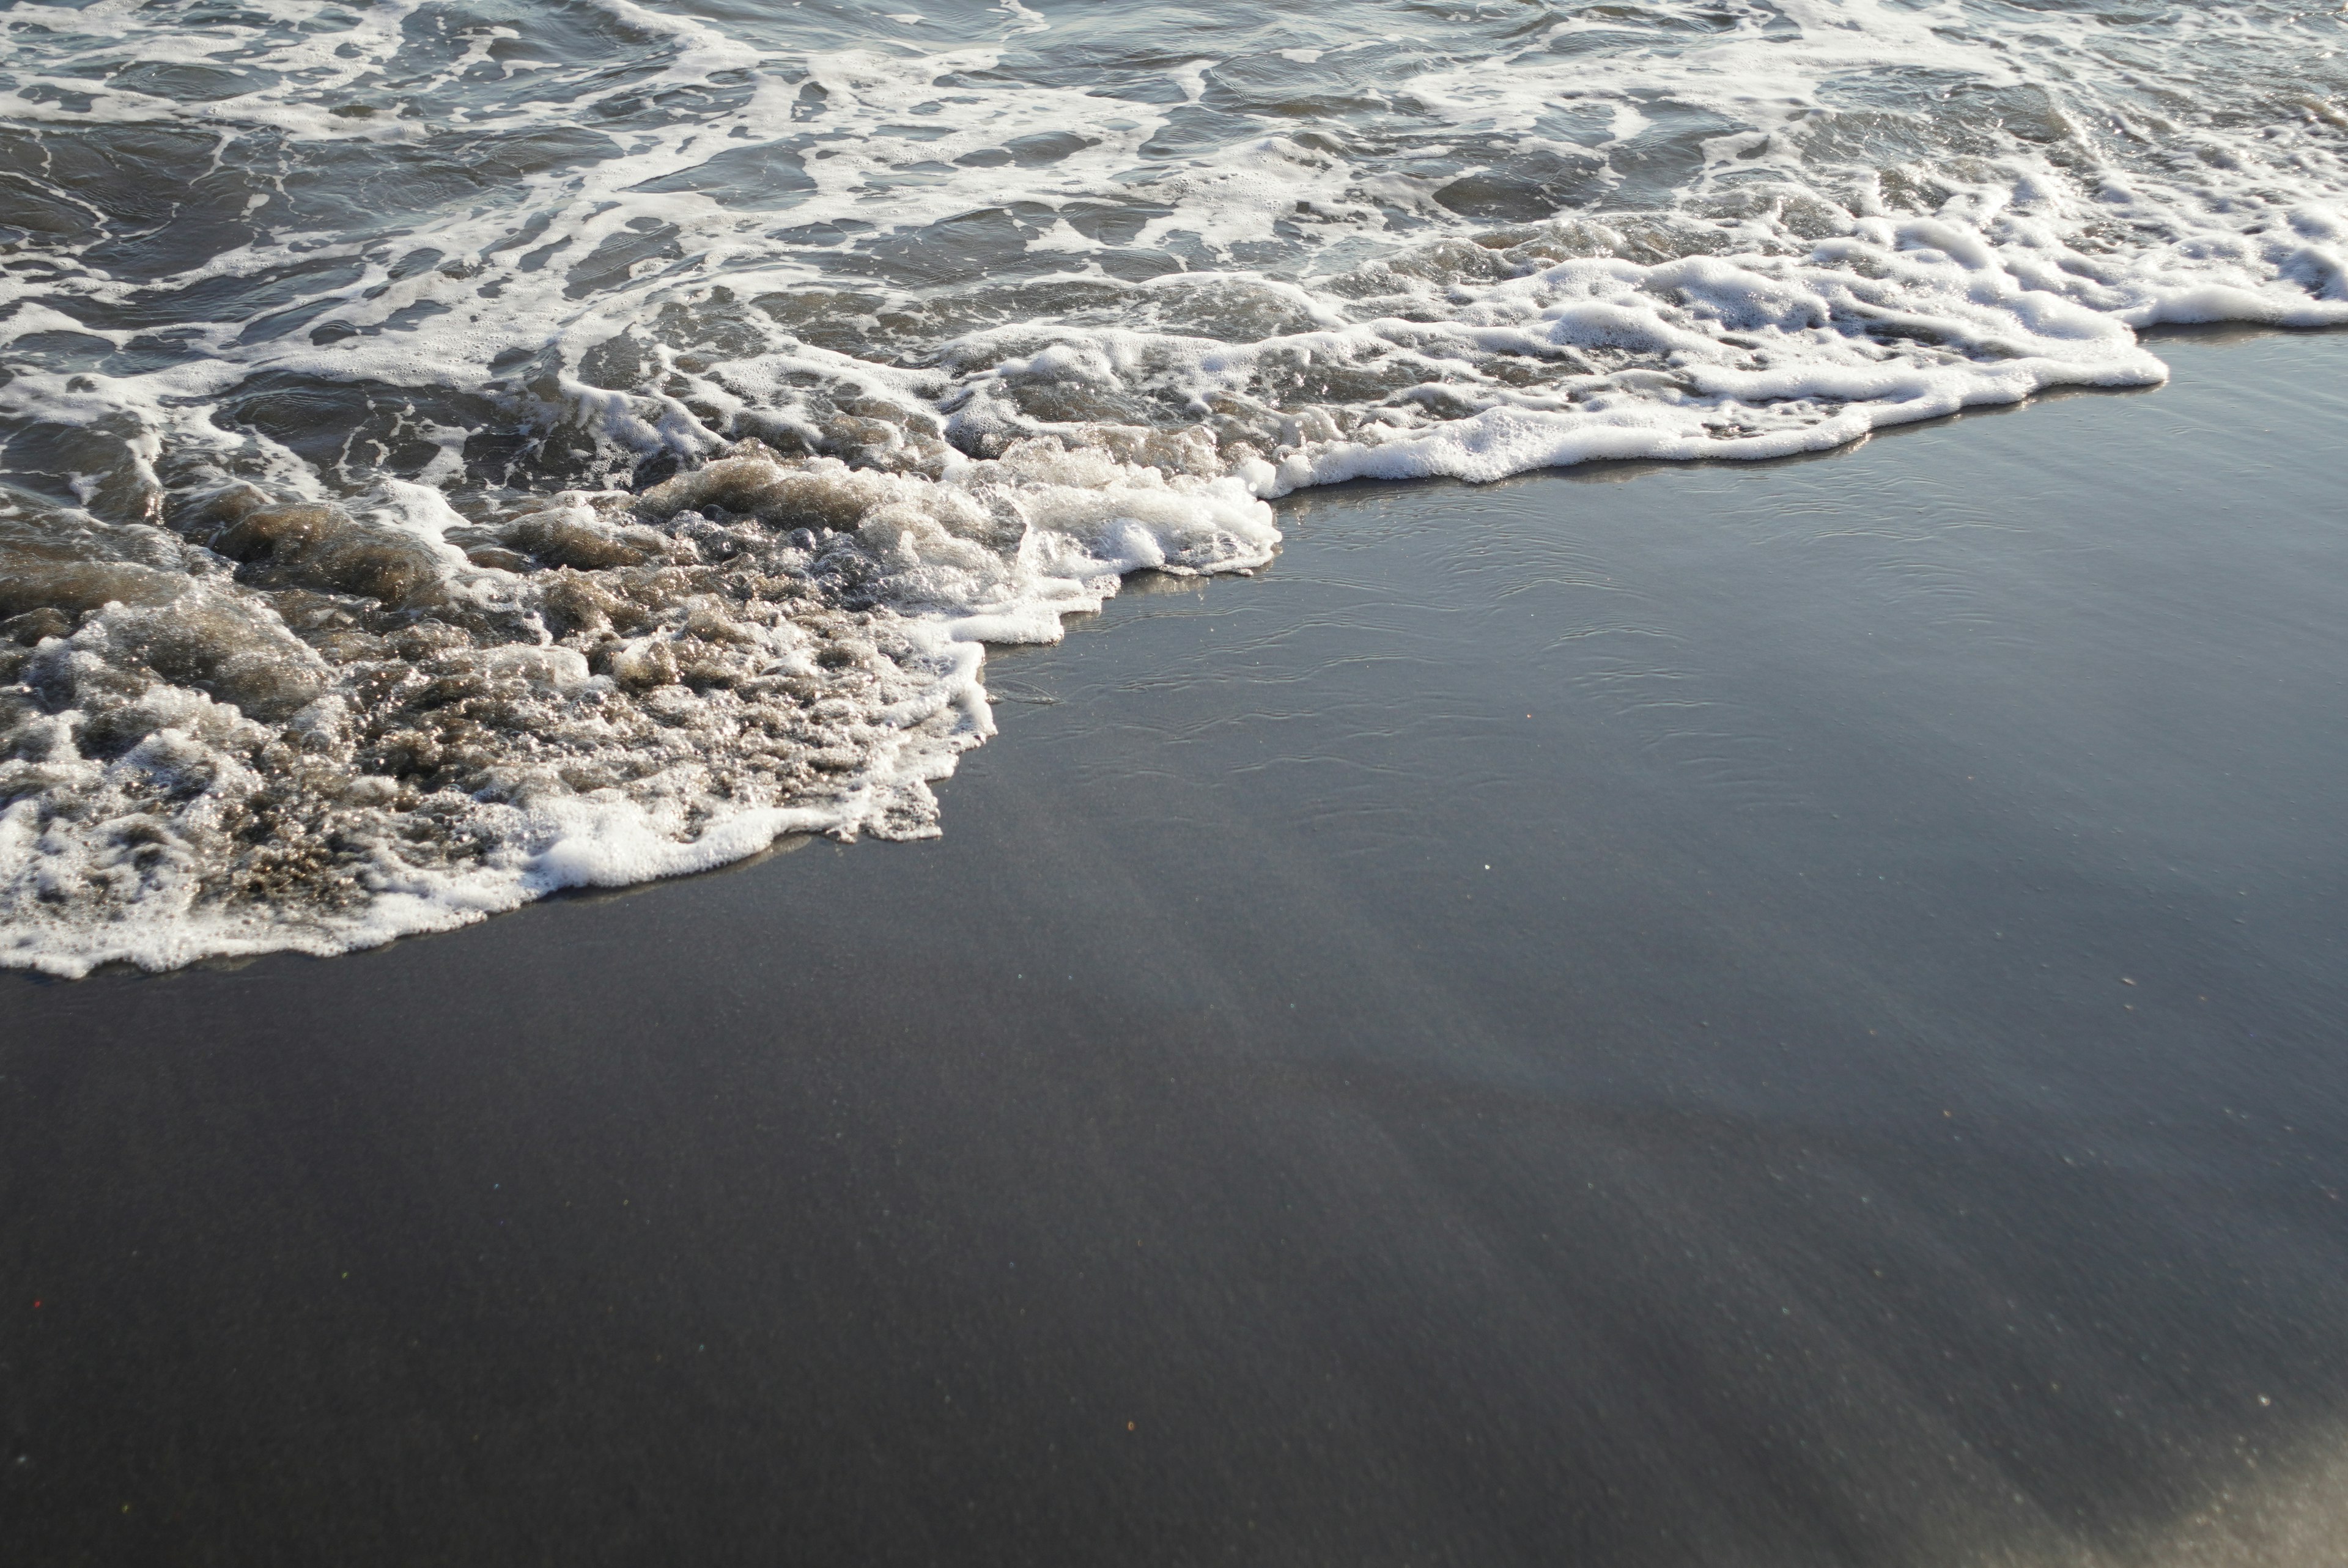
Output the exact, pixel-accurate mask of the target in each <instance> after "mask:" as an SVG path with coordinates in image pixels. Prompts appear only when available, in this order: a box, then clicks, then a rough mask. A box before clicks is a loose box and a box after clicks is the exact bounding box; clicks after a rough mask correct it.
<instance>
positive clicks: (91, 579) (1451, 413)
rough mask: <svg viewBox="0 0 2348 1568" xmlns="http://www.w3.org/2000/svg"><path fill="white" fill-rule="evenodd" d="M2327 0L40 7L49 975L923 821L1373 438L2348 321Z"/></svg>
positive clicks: (482, 904) (1804, 431)
mask: <svg viewBox="0 0 2348 1568" xmlns="http://www.w3.org/2000/svg"><path fill="white" fill-rule="evenodd" d="M2342 38H2343V18H2342V16H2341V15H2339V14H2337V13H2336V12H2333V11H2325V10H2318V9H2315V8H2312V7H2308V6H2302V5H2291V4H2275V3H2267V4H2252V5H2229V6H2224V7H2213V6H2198V5H2122V4H2116V3H2108V0H2075V3H2067V4H2057V3H2044V4H2034V5H2023V4H1998V3H1985V0H1943V3H1941V4H1933V5H1902V4H1893V3H1889V0H1719V3H1706V0H1665V3H1662V4H1605V5H1591V4H1514V3H1512V4H1505V5H1492V4H1477V5H1425V4H1401V3H1394V0H1350V3H1347V4H1341V5H1321V6H1314V7H1313V8H1311V9H1310V11H1309V12H1304V11H1295V12H1286V13H1279V14H1272V15H1267V14H1266V13H1265V12H1264V11H1263V10H1262V8H1260V7H1252V6H1236V5H1234V6H1223V7H1219V6H1212V5H1207V6H1200V5H1182V6H1179V7H1176V6H1159V5H1118V6H1105V5H1093V4H1072V5H1046V6H1043V7H1041V8H1034V7H1030V6H1027V5H1023V4H1019V3H1017V0H1012V3H1011V4H1008V5H1001V6H986V7H977V6H942V7H936V8H933V9H931V10H927V11H923V12H920V13H915V12H912V11H910V10H909V11H905V12H901V13H881V12H875V11H870V10H867V9H863V8H860V7H849V6H839V5H807V4H794V5H788V6H779V7H778V6H769V5H684V6H671V7H665V8H662V9H660V10H654V9H650V8H646V7H643V6H638V5H632V4H628V3H626V0H613V3H611V4H578V5H561V4H553V3H546V4H529V5H521V4H507V5H431V4H386V5H376V6H356V5H335V4H331V3H311V0H268V3H263V4H254V5H234V4H220V5H211V4H205V5H160V4H150V5H139V4H135V3H132V0H96V3H94V4H89V5H80V6H71V5H53V6H51V5H19V6H16V7H14V8H12V9H10V10H9V11H7V12H6V13H5V15H0V39H5V44H4V45H0V48H4V49H5V54H0V140H5V145H6V148H7V152H8V158H7V164H8V168H7V171H6V173H5V175H4V176H0V377H5V381H0V436H5V443H6V445H5V456H0V480H5V483H6V486H7V488H6V490H5V493H0V504H5V515H0V620H5V635H6V638H7V640H8V641H7V644H6V651H0V679H5V681H7V682H10V684H9V685H8V686H7V687H6V688H5V692H0V703H5V709H0V723H5V725H6V729H5V747H6V749H7V760H5V762H0V792H5V798H6V800H7V801H8V802H9V804H6V806H5V814H0V921H5V938H0V962H5V963H9V964H14V965H19V966H32V967H36V968H44V969H46V970H49V971H51V972H55V973H59V974H77V973H81V972H85V971H86V970H87V969H88V968H90V967H91V966H93V965H95V964H98V963H100V962H104V961H108V960H114V959H129V960H131V961H135V962H138V963H140V964H144V965H147V966H149V967H165V966H169V965H172V964H177V963H181V962H185V961H187V960H189V959H191V958H197V957H200V956H203V955H207V954H212V955H221V954H232V953H240V952H252V951H257V950H266V949H269V948H286V947H293V948H304V949H305V950H309V951H314V952H332V951H338V950H342V949H344V948H349V947H352V946H357V945H366V944H368V943H373V942H379V941H382V940H385V939H387V938H391V937H394V936H396V935H399V934H401V933H403V932H406V931H413V930H420V929H428V928H434V927H445V926H448V925H452V924H458V923H461V922H463V921H466V920H469V919H473V918H478V917H479V916H480V915H481V914H483V913H486V912H489V911H494V910H497V909H501V908H507V907H512V906H513V905H515V904H517V903H519V902H521V901H523V900H525V899H527V898H530V897H535V896H537V895H539V894H541V893H543V892H546V891H549V890H551V889H553V888H556V887H561V886H576V885H581V884H623V883H627V882H631V881H634V880H639V879H642V878H644V877H648V876H661V875H667V874H673V873H675V872H679V871H685V870H691V869H695V868H698V867H703V866H711V865H715V864H719V863H723V862H725V861H727V860H730V859H733V858H737V857H739V856H743V855H746V854H749V853H752V852H754V851H755V850H756V849H757V848H758V847H759V846H761V845H765V844H767V842H769V841H771V840H772V839H773V838H774V837H775V835H777V834H778V833H784V832H790V831H805V830H822V831H829V832H832V833H834V834H838V835H853V834H855V833H858V832H860V831H870V832H877V833H881V834H884V835H893V836H909V835H922V834H926V833H930V832H933V831H935V828H936V824H937V809H936V802H935V799H934V797H933V796H932V793H931V791H930V789H929V784H930V783H931V782H932V781H933V780H934V779H936V778H937V777H939V776H942V774H945V773H947V772H949V771H950V770H951V769H952V767H953V762H954V758H955V756H956V755H957V754H958V753H960V752H962V751H963V750H964V749H966V748H967V747H968V746H970V745H972V744H973V743H977V742H978V741H980V740H983V739H984V738H985V737H986V736H987V735H988V734H990V733H992V730H993V721H992V718H991V716H990V713H989V708H988V704H987V702H986V700H985V696H984V692H983V686H982V684H981V674H982V659H981V654H980V648H981V646H982V645H983V644H1001V643H1005V642H1018V641H1051V640H1054V639H1056V637H1057V636H1058V635H1059V630H1060V627H1059V621H1060V616H1061V615H1062V613H1064V612H1066V611H1067V610H1081V609H1086V608H1090V607H1093V606H1096V605H1097V604H1098V603H1099V602H1100V600H1102V598H1103V597H1104V596H1106V595H1107V594H1108V593H1110V592H1113V591H1114V590H1115V588H1116V585H1117V581H1118V579H1120V577H1121V576H1123V575H1124V574H1126V573H1128V572H1129V571H1132V570H1134V569H1144V568H1147V569H1159V570H1166V571H1174V572H1184V573H1211V572H1215V571H1219V570H1230V569H1250V568H1252V567H1255V566H1259V565H1261V564H1262V562H1263V561H1265V560H1266V559H1269V557H1270V554H1271V552H1272V549H1273V548H1274V545H1275V542H1276V539H1277V537H1278V536H1277V529H1276V528H1275V526H1274V523H1273V520H1272V514H1271V512H1270V510H1269V509H1268V507H1266V506H1265V504H1264V503H1265V500H1266V498H1268V497H1277V496H1279V495H1282V494H1285V493H1287V492H1290V491H1292V490H1294V489H1296V488H1299V487H1306V486H1311V485H1314V484H1320V483H1325V482H1329V481H1333V480H1341V479H1346V478H1352V477H1412V476H1425V475H1449V476H1454V477H1467V478H1474V479H1492V478H1498V477H1504V476H1506V475H1509V474H1512V473H1517V472H1520V471H1523V470H1527V469H1530V468H1535V467H1540V466H1550V465H1556V464H1564V463H1571V462H1576V461H1580V460H1582V459H1585V458H1591V457H1625V456H1646V457H1663V458H1685V457H1698V456H1773V455H1783V454H1787V453H1791V452H1797V451H1809V450H1821V449H1826V448H1828V447H1832V446H1838V445H1840V444H1843V443H1846V442H1848V441H1849V440H1851V439H1852V438H1854V437H1856V436H1859V435H1862V434H1864V433H1865V432H1867V431H1868V430H1869V429H1872V428H1876V427H1879V426H1881V425H1887V424H1892V423H1898V422H1901V421H1907V420H1914V419H1919V418H1922V417H1927V416H1930V415H1937V414H1945V413H1947V412H1950V411H1952V410H1953V409H1956V408H1959V407H1962V406H1967V405H1981V404H1988V403H2000V402H2012V401H2014V400H2017V399H2020V398H2024V397H2026V396H2028V395H2032V394H2034V393H2036V392H2039V391H2042V390H2044V389H2046V388H2049V387H2055V386H2063V385H2098V386H2123V385H2145V384H2155V383H2157V381H2158V380H2159V379H2160V378H2161V377H2162V375H2163V374H2164V368H2163V366H2162V364H2161V362H2160V360H2159V358H2158V356H2157V354H2155V353H2153V352H2150V351H2149V350H2147V347H2146V346H2145V345H2144V344H2143V343H2141V342H2139V341H2138V339H2137V335H2136V333H2137V329H2140V328H2143V327H2146V326H2149V325H2153V324H2157V323H2176V322H2207V321H2246V322H2261V323H2277V324H2297V325H2317V324H2322V323H2333V322H2340V321H2343V320H2348V264H2343V241H2348V217H2343V206H2342V201H2343V195H2348V159H2343V147H2348V130H2343V128H2348V108H2343V103H2348V97H2343V94H2348V65H2343V61H2342V57H2341V55H2340V43H2341V40H2342Z"/></svg>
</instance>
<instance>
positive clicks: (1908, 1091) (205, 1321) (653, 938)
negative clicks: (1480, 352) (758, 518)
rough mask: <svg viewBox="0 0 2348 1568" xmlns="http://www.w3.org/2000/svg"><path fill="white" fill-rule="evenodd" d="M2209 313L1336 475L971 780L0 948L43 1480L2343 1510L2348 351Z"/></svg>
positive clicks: (1558, 1553) (1553, 1541)
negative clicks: (67, 940)
mask: <svg viewBox="0 0 2348 1568" xmlns="http://www.w3.org/2000/svg"><path fill="white" fill-rule="evenodd" d="M2163 352H2164V354H2166V355H2167V356H2168V358H2169V359H2170V360H2171V363H2172V364H2174V365H2175V367H2176V371H2177V377H2176V380H2175V382H2174V383H2173V384H2171V385H2170V386H2168V387H2167V388H2165V389H2162V390H2160V391H2157V392H2154V393H2149V394H2143V395H2125V396H2122V395H2078V396H2068V397H2062V398H2057V399H2052V400H2048V401H2046V402H2044V403H2042V404H2040V405H2036V406H2034V407H2032V408H2029V409H2025V410H2021V411H2014V412H2007V413H1998V414H1985V415H1969V416H1966V417H1964V418H1961V419H1957V420H1952V421H1948V422H1944V423H1941V424H1940V425H1933V426H1931V427H1928V428H1922V429H1917V430H1910V431H1904V432H1900V433H1896V434H1893V435H1890V436H1884V437H1879V438H1878V439H1876V440H1874V441H1872V442H1870V443H1869V444H1868V445H1866V446H1863V447H1861V448H1859V449H1858V450H1856V451H1850V452H1845V453H1840V454H1836V455H1832V456H1827V457H1823V458H1818V459H1813V460H1807V461H1802V462H1797V463H1780V464H1773V465H1768V466H1757V467H1749V468H1748V467H1735V466H1711V467H1702V468H1677V469H1672V468H1643V469H1634V468H1624V467H1617V468H1612V469H1608V470H1603V471H1600V470H1591V471H1586V472H1581V473H1576V474H1570V475H1545V476H1536V477H1529V478H1527V479H1523V480H1520V481H1516V482H1511V483H1508V484H1504V485H1500V486H1495V487H1488V488H1483V489H1470V488H1466V487H1457V486H1447V485H1425V486H1411V487H1386V488H1354V489H1348V490H1344V491H1339V492H1326V493H1320V494H1313V495H1308V496H1305V497H1300V498H1299V499H1298V500H1297V501H1295V502H1294V503H1292V505H1290V506H1288V507H1286V508H1285V511H1284V516H1283V518H1282V527H1283V528H1284V529H1285V530H1286V532H1287V534H1288V538H1289V543H1288V546H1287V548H1286V551H1285V553H1284V555H1283V556H1282V559H1280V560H1279V561H1278V562H1277V563H1276V564H1275V565H1274V566H1273V567H1272V569H1270V570H1268V571H1267V572H1265V573H1263V574H1262V575H1261V576H1259V577H1257V578H1255V579H1248V580H1218V581H1214V582H1210V583H1206V584H1203V585H1201V584H1196V583H1189V584H1182V583H1161V584H1159V585H1157V586H1158V589H1159V591H1154V592H1129V593H1128V595H1127V596H1126V597H1124V598H1123V599H1120V600H1117V602H1116V603H1115V604H1113V605H1112V606H1111V607H1110V609H1109V610H1108V611H1107V613H1105V614H1104V615H1102V616H1100V617H1098V618H1097V619H1095V620H1091V621H1088V622H1086V623H1085V624H1082V625H1080V626H1078V627H1076V629H1075V630H1073V631H1072V634H1071V636H1070V638H1069V640H1068V641H1067V642H1066V644H1065V645H1064V646H1062V647H1059V648H1057V649H1052V650H1039V651H1016V652H1011V653H1007V654H1004V655H1001V656H999V657H998V658H997V659H996V661H994V665H993V680H992V682H991V684H992V685H993V686H994V689H995V691H996V692H997V695H998V696H999V697H1000V698H1002V699H1003V702H1002V706H1001V707H1000V708H999V709H998V714H999V717H1000V718H1001V720H1002V723H1003V729H1004V734H1003V736H1002V738H1001V739H1000V740H998V741H997V742H995V743H993V744H991V745H989V746H988V747H986V748H985V749H983V750H982V751H980V752H978V753H974V754H973V755H972V756H971V757H969V758H968V759H967V760H966V761H965V764H964V765H963V772H962V773H961V774H960V775H959V776H958V777H957V778H955V779H954V780H953V782H952V783H951V784H948V785H947V786H945V789H944V791H943V794H944V795H945V800H946V836H945V837H944V838H943V839H942V840H940V841H936V842H932V843H927V844H920V845H874V844H866V845H854V846H850V847H845V848H843V847H839V846H835V845H829V844H816V845H802V846H799V847H798V848H796V849H794V850H792V851H791V852H788V853H783V854H778V855H775V856H770V857H768V858H767V859H765V860H763V861H762V862H760V863H758V864H757V865H754V866H746V867H741V868H737V869H736V870H734V871H732V872H729V873H723V874H718V875H715V876H705V877H700V878H696V879H693V880H690V881H686V882H680V883H675V884H669V885H664V886H655V887H652V888H648V889H644V890H641V891H638V892H635V893H633V894H631V895H628V896H624V897H606V898H602V899H586V898H579V899H566V900H559V901H556V902H553V903H550V904H547V905H542V906H540V907H534V908H531V909H529V910H525V911H523V912H522V913H520V914H519V915H515V916H511V917H505V918H501V919H499V920H496V921H492V922H490V923H489V924H488V925H486V926H482V927H475V928H473V929H471V930H468V931H463V932H458V933H456V934H453V935H450V936H447V937H441V938H428V939H422V940H416V941H409V942H404V943H401V944H398V945H396V946H394V947H392V948H387V949H385V950H382V951H379V952H376V953H370V954H365V955H360V956H356V957H353V958H343V959H337V960H333V961H326V962H320V961H314V960H308V959H300V958H272V959H266V960H263V961H260V962H257V963H253V964H252V965H249V966H247V967H244V968H238V969H234V970H198V971H191V972H186V973H181V974H178V975H173V976H168V977H162V978H141V977H121V976H111V977H101V978H98V979H93V980H90V981H88V982H84V983H81V984H77V985H67V984H58V983H48V982H41V981H36V980H32V979H26V978H25V977H22V976H16V975H8V976H0V1149H4V1150H5V1159H0V1213H5V1216H6V1217H5V1222H0V1280H5V1282H6V1284H7V1297H6V1299H5V1301H0V1440H5V1450H0V1520H5V1532H6V1533H7V1536H8V1538H9V1541H10V1551H9V1553H8V1555H9V1556H10V1557H12V1558H13V1559H15V1560H16V1561H21V1562H25V1563H73V1562H94V1563H112V1562H129V1561H170V1562H176V1563H238V1564H252V1563H280V1562H283V1563H317V1562H335V1563H377V1562H382V1563H394V1562H396V1563H415V1562H449V1563H459V1562H461V1563H476V1562H478V1563H525V1562H549V1563H554V1562H561V1563H581V1562H708V1563H778V1562H793V1563H796V1562H806V1563H843V1562H858V1563H861V1562H876V1563H914V1562H924V1563H927V1562H936V1563H996V1562H1003V1563H1010V1562H1109V1561H1122V1562H1154V1563H1200V1562H1205V1561H1210V1560H1213V1561H1234V1562H1241V1563H1280V1564H1292V1563H1349V1564H1350V1563H1468V1564H1496V1563H1605V1564H1643V1563H1658V1564H1662V1563H1672V1564H1680V1563H1688V1564H1694V1563H1704V1564H1726V1563H1735V1564H1747V1563H1751V1564H1778V1563H1784V1564H1788V1565H1792V1564H1803V1565H1809V1564H1822V1563H1854V1564H1859V1563H1865V1564H1875V1565H1881V1564H1909V1563H1919V1564H1921V1563H1977V1562H2000V1563H2017V1564H2035V1563H2049V1564H2052V1563H2065V1564H2073V1563H2087V1564H2103V1563H2302V1562H2303V1563H2318V1562H2327V1561H2336V1560H2337V1559H2338V1558H2339V1557H2340V1556H2342V1555H2343V1554H2348V1503H2343V1501H2342V1499H2343V1497H2348V1204H2343V1194H2348V1049H2343V1047H2348V1040H2344V1039H2343V1036H2348V1030H2343V1015H2344V1014H2348V1006H2344V1005H2343V1004H2348V951H2343V948H2348V846H2343V835H2342V831H2341V826H2342V824H2343V821H2348V782H2343V781H2348V724H2343V722H2342V714H2343V700H2344V699H2348V636H2343V627H2348V475H2343V469H2342V466H2341V463H2340V458H2339V454H2340V452H2341V451H2342V449H2343V436H2348V338H2343V337H2342V336H2340V335H2324V336H2271V335H2270V336H2260V337H2254V338H2250V339H2247V340H2242V341H2230V340H2227V339H2224V338H2220V337H2203V338H2187V339H2179V340H2171V341H2170V342H2168V343H2166V344H2165V345H2164V347H2163ZM36 1304H37V1305H36Z"/></svg>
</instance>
